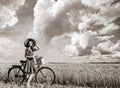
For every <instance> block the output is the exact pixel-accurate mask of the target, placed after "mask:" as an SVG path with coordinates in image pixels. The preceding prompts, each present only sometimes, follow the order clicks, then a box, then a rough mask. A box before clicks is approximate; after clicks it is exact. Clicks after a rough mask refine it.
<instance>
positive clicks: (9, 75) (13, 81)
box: [8, 66, 25, 84]
mask: <svg viewBox="0 0 120 88" xmlns="http://www.w3.org/2000/svg"><path fill="white" fill-rule="evenodd" d="M15 69H18V71H19V72H21V73H22V74H21V75H20V76H19V78H22V79H19V80H18V82H17V81H16V79H17V77H15V76H16V75H13V74H11V73H12V71H13V70H15ZM18 74H19V73H18ZM11 76H12V77H13V78H14V77H15V78H14V80H12V79H11V78H12V77H11ZM24 76H25V75H24V71H23V70H22V69H21V68H20V67H15V66H14V67H11V68H10V69H9V70H8V81H9V82H10V83H12V84H14V83H15V84H22V83H23V81H24Z"/></svg>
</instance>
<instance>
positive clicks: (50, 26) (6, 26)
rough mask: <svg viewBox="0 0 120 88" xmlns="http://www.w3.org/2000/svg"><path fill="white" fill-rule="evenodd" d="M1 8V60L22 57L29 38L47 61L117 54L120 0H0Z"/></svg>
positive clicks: (10, 60)
mask: <svg viewBox="0 0 120 88" xmlns="http://www.w3.org/2000/svg"><path fill="white" fill-rule="evenodd" d="M0 7H1V8H0V57H1V58H0V61H1V63H5V62H8V63H12V62H19V60H21V59H25V57H24V53H25V47H24V41H25V40H26V39H27V38H29V37H32V38H34V39H36V41H37V43H38V45H39V46H40V50H39V51H37V52H36V53H35V54H38V55H39V56H43V58H44V59H45V60H46V62H77V61H79V60H80V59H81V58H83V57H84V56H87V58H90V57H88V56H92V57H93V56H103V55H107V56H108V55H109V56H110V57H112V59H114V58H119V57H120V39H119V38H120V16H119V14H120V2H119V0H104V1H102V0H92V1H91V0H71V1H70V0H58V1H54V0H19V1H16V0H0ZM76 59H77V60H76ZM82 60H84V59H82ZM87 60H88V59H87ZM85 61H86V60H85ZM92 61H94V59H92ZM106 61H107V60H106Z"/></svg>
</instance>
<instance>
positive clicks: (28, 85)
mask: <svg viewBox="0 0 120 88" xmlns="http://www.w3.org/2000/svg"><path fill="white" fill-rule="evenodd" d="M33 76H34V74H30V76H29V79H28V82H27V87H30V81H31V80H32V78H33Z"/></svg>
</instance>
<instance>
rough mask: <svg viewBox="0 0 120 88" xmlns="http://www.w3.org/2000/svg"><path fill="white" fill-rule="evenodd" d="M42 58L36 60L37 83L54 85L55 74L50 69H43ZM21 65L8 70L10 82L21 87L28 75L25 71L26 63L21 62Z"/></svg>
mask: <svg viewBox="0 0 120 88" xmlns="http://www.w3.org/2000/svg"><path fill="white" fill-rule="evenodd" d="M41 58H42V57H40V58H36V59H37V60H38V61H37V60H36V61H37V64H36V73H35V81H36V82H37V83H41V84H42V83H45V82H47V83H48V82H49V84H50V85H52V84H53V83H54V82H55V73H54V71H53V70H52V69H51V68H49V67H43V66H42V65H41ZM20 64H21V65H12V67H11V68H10V69H9V70H8V81H9V82H10V83H16V84H19V85H21V84H22V83H23V82H24V80H25V79H27V73H26V71H25V67H26V61H24V60H20Z"/></svg>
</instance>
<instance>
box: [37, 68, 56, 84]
mask: <svg viewBox="0 0 120 88" xmlns="http://www.w3.org/2000/svg"><path fill="white" fill-rule="evenodd" d="M45 69H46V70H48V71H50V72H51V73H52V76H53V78H52V79H53V80H52V82H51V83H50V85H52V84H53V83H54V82H55V79H56V76H55V73H54V71H53V70H52V69H51V68H49V67H41V68H39V69H38V70H37V72H36V74H35V80H36V82H37V83H43V82H40V81H39V80H38V75H39V73H40V74H41V71H43V70H45ZM43 74H44V73H43Z"/></svg>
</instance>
